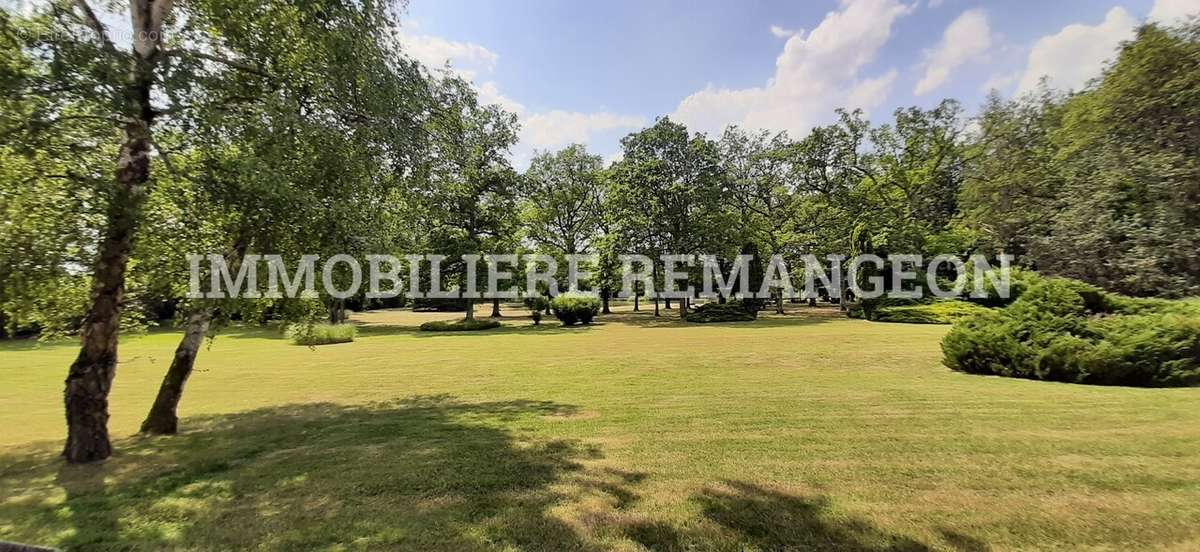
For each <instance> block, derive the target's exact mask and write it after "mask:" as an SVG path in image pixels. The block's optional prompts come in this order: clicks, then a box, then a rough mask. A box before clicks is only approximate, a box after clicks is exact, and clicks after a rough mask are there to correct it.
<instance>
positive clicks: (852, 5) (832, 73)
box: [672, 0, 912, 134]
mask: <svg viewBox="0 0 1200 552" xmlns="http://www.w3.org/2000/svg"><path fill="white" fill-rule="evenodd" d="M911 11H912V7H910V6H905V5H904V4H901V3H900V2H899V1H897V0H842V1H841V6H840V10H839V11H834V12H830V13H828V14H827V15H826V16H825V18H824V19H823V20H822V21H821V23H820V24H819V25H818V26H817V27H816V28H814V29H813V30H812V32H811V33H808V35H807V36H800V35H793V36H791V37H790V38H788V40H787V42H786V43H785V44H784V47H783V52H782V53H781V54H780V55H779V57H778V58H776V60H775V74H774V76H772V78H771V79H770V80H768V81H767V83H766V84H765V85H763V86H761V87H753V88H742V89H726V88H715V87H713V86H712V85H709V86H708V87H706V88H705V89H703V90H700V91H698V92H695V93H693V94H692V95H690V96H688V97H687V98H685V99H684V100H683V101H682V102H680V104H679V106H678V107H677V108H676V110H675V113H674V114H673V115H672V117H673V118H675V119H677V120H679V121H681V122H683V123H685V124H687V125H688V126H689V127H691V128H692V129H693V130H699V131H704V132H709V133H713V134H715V133H717V132H720V131H721V129H722V128H724V127H725V126H726V125H728V124H738V125H742V126H745V127H747V128H767V129H774V130H787V131H789V132H792V133H794V134H803V133H804V132H807V131H808V130H809V129H811V128H812V127H813V126H815V125H818V124H821V123H822V122H825V121H828V120H830V119H831V118H832V117H833V110H834V109H835V108H838V107H847V108H855V107H861V108H864V109H872V108H874V107H877V106H878V105H880V104H881V103H882V102H883V101H884V99H885V98H886V97H887V94H888V92H889V91H890V88H891V84H892V82H893V81H894V80H895V73H894V72H889V73H887V74H884V75H882V76H876V77H868V78H864V77H862V76H861V75H860V73H861V72H862V70H863V68H864V67H865V66H866V65H867V64H868V63H870V62H871V61H873V60H874V59H875V56H876V55H877V54H878V53H879V50H880V49H881V48H882V47H883V45H884V44H885V43H887V41H888V38H890V36H891V30H892V24H893V23H894V22H895V21H896V19H898V18H899V17H902V16H904V15H906V14H908V13H910V12H911Z"/></svg>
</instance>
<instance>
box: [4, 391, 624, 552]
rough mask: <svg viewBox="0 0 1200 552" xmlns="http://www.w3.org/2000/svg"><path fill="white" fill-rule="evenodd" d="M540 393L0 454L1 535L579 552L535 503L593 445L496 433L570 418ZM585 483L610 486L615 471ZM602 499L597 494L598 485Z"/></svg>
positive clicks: (288, 410) (568, 531)
mask: <svg viewBox="0 0 1200 552" xmlns="http://www.w3.org/2000/svg"><path fill="white" fill-rule="evenodd" d="M573 410H574V409H573V408H572V407H569V406H563V405H558V404H553V403H548V402H533V401H507V402H492V403H470V404H469V403H461V402H457V401H455V400H453V399H451V398H448V397H426V398H419V399H414V400H407V401H402V402H396V403H389V404H378V405H369V406H342V405H333V404H313V405H295V406H284V407H278V408H268V409H262V410H256V411H252V412H248V413H244V414H236V415H228V416H217V417H211V418H206V419H202V420H189V423H188V426H190V427H194V428H195V429H193V430H191V431H189V432H187V433H185V434H183V435H180V436H177V437H167V438H134V439H131V440H128V441H126V442H123V443H120V444H119V450H120V451H121V452H120V454H118V455H117V456H114V457H113V458H112V459H110V460H109V461H107V462H105V463H102V464H97V465H87V466H67V465H64V464H63V463H62V461H61V460H59V459H58V458H57V457H55V456H54V455H53V453H52V452H50V451H46V452H45V453H43V454H41V455H36V456H34V457H30V456H22V457H11V456H10V457H4V456H0V490H3V494H6V495H8V496H10V497H12V498H10V499H8V500H5V501H3V502H0V528H3V529H4V537H5V538H8V539H12V540H17V541H23V542H27V543H31V544H42V545H54V546H60V547H64V548H67V549H155V550H156V549H164V548H189V549H205V550H210V549H211V550H232V549H242V548H249V547H256V548H265V549H278V550H300V549H315V548H327V547H335V546H346V547H355V548H369V549H374V548H386V549H423V550H425V549H444V550H495V549H503V548H514V549H539V550H581V549H587V548H589V547H588V545H587V544H586V543H585V542H584V541H583V540H581V538H580V537H579V536H578V535H577V534H576V533H575V531H573V530H572V528H571V527H569V526H568V525H567V524H566V523H564V522H563V521H561V520H559V519H558V518H555V517H553V516H550V515H549V514H548V513H547V510H548V508H550V507H552V506H554V505H555V504H557V503H559V502H561V501H562V500H564V495H563V494H561V491H556V490H554V484H555V483H557V482H559V481H560V480H561V479H563V478H569V477H572V474H575V473H578V472H580V471H581V470H582V467H581V465H580V463H579V462H580V461H582V460H586V459H593V458H596V457H598V456H599V452H598V451H596V450H594V449H592V448H589V447H586V446H583V445H581V444H579V443H578V442H574V441H563V440H553V441H537V440H527V439H523V438H521V437H519V436H518V435H516V434H513V433H512V432H510V431H508V430H507V429H505V426H506V425H511V424H512V423H514V422H517V421H519V420H520V419H522V418H525V417H530V416H534V417H536V416H548V415H570V414H571V413H572V411H573ZM587 479H593V480H597V481H599V484H598V485H600V486H601V490H604V489H603V487H602V486H603V485H613V486H615V487H613V489H611V491H612V492H614V493H617V494H618V495H620V496H625V495H623V494H621V493H623V492H624V491H622V490H621V489H620V488H619V486H620V485H622V484H624V480H623V479H622V478H621V477H617V476H613V477H605V476H604V474H601V475H600V476H599V478H597V477H596V476H595V475H589V476H588V477H587ZM606 492H607V491H606Z"/></svg>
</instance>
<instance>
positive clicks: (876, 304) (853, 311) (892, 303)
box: [846, 295, 932, 320]
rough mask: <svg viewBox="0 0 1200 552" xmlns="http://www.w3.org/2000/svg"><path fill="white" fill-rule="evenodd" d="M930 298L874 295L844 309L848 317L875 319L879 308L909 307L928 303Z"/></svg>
mask: <svg viewBox="0 0 1200 552" xmlns="http://www.w3.org/2000/svg"><path fill="white" fill-rule="evenodd" d="M930 301H932V299H928V298H922V299H907V298H900V297H888V296H886V295H885V296H883V297H876V298H873V299H862V300H860V301H858V302H857V303H854V304H851V305H849V307H847V310H846V314H847V316H849V317H850V318H862V319H866V320H875V313H876V312H877V311H879V310H880V309H886V308H891V307H909V306H913V305H923V304H925V303H929V302H930Z"/></svg>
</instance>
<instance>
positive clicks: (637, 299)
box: [633, 291, 642, 312]
mask: <svg viewBox="0 0 1200 552" xmlns="http://www.w3.org/2000/svg"><path fill="white" fill-rule="evenodd" d="M641 298H642V294H641V293H638V292H636V291H635V292H633V312H641V311H642V309H641V305H639V304H638V303H640V300H641Z"/></svg>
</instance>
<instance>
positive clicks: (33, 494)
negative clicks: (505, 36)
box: [0, 308, 1200, 551]
mask: <svg viewBox="0 0 1200 552" xmlns="http://www.w3.org/2000/svg"><path fill="white" fill-rule="evenodd" d="M483 312H486V310H481V313H483ZM514 314H515V312H514ZM672 314H673V313H672ZM451 317H452V315H446V314H428V315H417V314H412V313H407V312H376V313H368V314H364V315H358V316H356V317H355V318H356V321H357V322H358V323H360V324H362V327H361V328H360V332H359V336H358V338H357V340H356V341H355V342H353V343H347V344H339V345H328V346H322V347H317V348H314V349H310V348H307V347H302V346H296V345H292V344H291V343H290V342H289V341H287V340H285V339H284V338H283V336H282V335H281V334H280V333H279V332H277V331H273V330H265V329H238V328H232V329H229V330H227V331H226V332H224V333H222V334H221V335H220V336H219V337H218V338H217V339H216V340H215V341H214V342H212V343H211V346H210V347H209V348H207V349H205V350H204V351H203V352H202V353H201V355H200V359H199V362H198V369H199V371H198V372H197V373H196V374H195V375H194V376H193V378H192V381H191V383H190V384H189V386H188V390H187V393H186V395H185V397H184V402H183V405H182V408H181V411H182V412H181V414H182V415H183V416H184V419H183V422H182V427H183V428H184V433H183V434H181V435H179V436H177V437H167V438H140V437H136V436H134V435H133V432H134V431H135V430H136V428H137V425H138V423H139V422H140V421H141V417H142V415H144V414H145V411H146V409H147V408H148V407H149V405H150V403H151V401H152V398H153V393H154V392H155V390H156V388H157V385H158V381H159V379H160V378H161V377H162V374H163V372H164V370H165V369H166V366H167V364H168V363H169V362H170V359H171V355H172V351H173V348H174V346H175V344H176V340H177V336H176V334H174V333H169V332H162V333H151V334H150V335H147V336H143V337H136V338H131V339H128V340H127V341H126V342H125V343H123V344H122V363H121V365H120V368H119V370H118V373H117V379H116V383H115V388H114V390H113V393H112V408H111V410H112V420H111V427H112V429H113V431H114V433H115V435H116V436H117V438H118V441H117V443H116V445H117V448H118V453H117V455H116V456H114V457H113V458H112V459H111V460H109V461H107V462H105V463H103V464H100V465H93V466H65V465H63V463H62V462H61V461H60V460H59V459H58V458H57V457H56V454H57V452H58V447H59V446H60V443H59V440H60V439H61V438H62V435H63V431H64V429H63V425H64V424H63V420H62V412H61V392H62V380H63V377H64V375H65V371H66V367H67V365H68V364H69V361H70V360H71V358H72V356H73V355H74V353H75V348H74V344H71V343H65V344H41V345H36V344H33V343H28V342H9V343H3V344H0V405H3V408H0V445H2V446H3V448H2V452H0V540H15V541H21V542H29V543H38V544H43V545H53V546H60V547H65V548H79V549H105V548H113V549H148V550H159V549H200V550H228V549H241V548H260V549H266V550H301V549H331V550H342V549H348V550H353V549H405V550H409V549H411V550H455V551H458V550H643V549H652V550H731V551H732V550H805V549H818V550H962V551H982V550H1015V549H1021V550H1027V549H1072V550H1074V549H1082V550H1133V549H1136V550H1143V549H1147V550H1148V549H1164V550H1181V551H1182V550H1197V549H1200V526H1198V525H1197V523H1196V522H1197V520H1200V389H1128V388H1100V387H1085V386H1073V385H1064V384H1054V383H1043V382H1033V381H1019V380H1009V379H1001V378H994V377H979V376H969V375H964V374H958V373H953V372H950V371H949V370H947V369H946V368H944V367H942V366H941V365H940V362H939V359H940V350H939V346H938V340H939V338H940V337H941V335H942V334H943V333H944V332H945V331H946V328H945V327H942V326H917V325H912V326H910V325H899V324H881V323H873V322H866V321H861V320H849V319H845V318H842V317H840V316H838V315H837V313H836V312H831V311H808V310H807V309H805V308H801V309H799V310H798V311H797V312H796V313H792V314H789V315H787V316H784V317H775V316H770V317H766V318H764V319H762V320H759V321H757V322H754V323H743V324H727V325H722V324H714V325H706V326H685V325H681V324H680V323H678V322H674V321H667V320H655V319H653V318H652V317H650V316H648V315H646V314H645V313H643V314H633V313H622V314H618V315H614V316H609V317H602V319H601V320H600V323H599V324H597V325H595V326H591V327H583V328H572V329H565V328H560V327H558V325H557V324H556V323H554V322H552V321H551V322H547V323H544V324H543V326H541V327H537V328H535V327H533V326H530V325H529V321H528V319H525V318H510V319H507V320H506V321H505V322H506V324H507V325H506V327H505V328H502V329H499V330H492V331H488V332H483V333H466V334H428V333H418V332H415V331H413V328H414V327H415V326H416V325H417V324H419V323H420V322H422V321H425V320H430V319H436V318H451Z"/></svg>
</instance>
